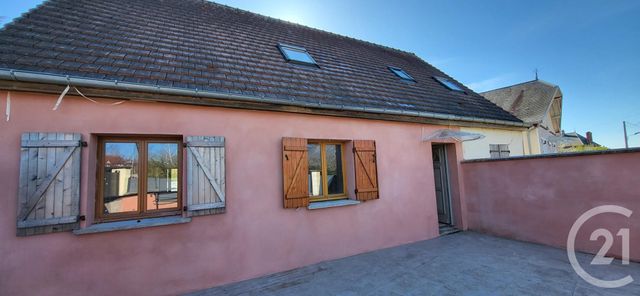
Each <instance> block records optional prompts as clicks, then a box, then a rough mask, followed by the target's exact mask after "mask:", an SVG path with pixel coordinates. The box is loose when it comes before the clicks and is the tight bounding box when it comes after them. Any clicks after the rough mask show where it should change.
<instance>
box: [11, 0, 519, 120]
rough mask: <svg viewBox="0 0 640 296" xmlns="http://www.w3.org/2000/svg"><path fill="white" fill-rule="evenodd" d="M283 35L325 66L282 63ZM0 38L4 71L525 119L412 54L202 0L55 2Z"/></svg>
mask: <svg viewBox="0 0 640 296" xmlns="http://www.w3.org/2000/svg"><path fill="white" fill-rule="evenodd" d="M416 38H420V36H416ZM279 43H285V44H292V45H296V46H301V47H304V48H306V49H307V50H308V52H309V53H310V54H311V55H312V56H313V58H314V59H315V60H316V61H317V62H318V65H319V67H310V66H304V65H297V64H293V63H288V62H285V61H284V60H283V57H282V56H281V54H280V52H279V51H278V49H277V45H278V44H279ZM0 44H2V46H0V68H4V69H12V70H24V71H34V72H44V73H52V74H61V75H69V76H71V77H80V78H90V79H100V80H110V81H114V80H117V81H120V82H130V83H139V84H147V85H153V86H161V87H173V88H185V89H196V88H197V89H199V90H201V91H212V92H219V93H228V94H239V95H246V96H253V97H260V98H279V99H286V100H290V101H292V102H310V103H319V104H330V105H337V106H340V105H342V106H357V107H367V108H380V109H388V110H396V111H397V110H401V111H415V112H430V113H438V114H447V115H456V116H465V117H476V118H483V119H491V120H503V121H510V122H520V120H519V119H517V118H516V117H514V116H512V115H511V114H509V113H508V112H505V111H504V110H502V109H501V108H499V107H498V106H496V105H495V104H493V103H491V102H489V101H487V100H486V99H484V98H483V97H482V96H480V95H478V94H476V93H474V92H473V91H472V90H470V89H468V88H466V87H464V86H463V89H464V90H465V92H456V91H451V90H449V89H447V88H446V87H444V86H442V85H441V84H439V83H438V82H436V81H435V80H434V79H433V76H443V77H447V78H450V77H449V76H447V75H446V74H444V73H442V72H441V71H439V70H438V69H436V68H435V67H433V66H431V65H429V64H428V63H426V62H424V61H423V60H421V59H420V58H419V57H417V56H416V55H414V54H412V53H407V52H404V51H400V50H396V49H392V48H388V47H384V46H379V45H375V44H372V43H368V42H364V41H360V40H356V39H353V38H348V37H344V36H340V35H336V34H332V33H328V32H325V31H321V30H317V29H313V28H309V27H305V26H302V25H297V24H293V23H289V22H285V21H281V20H277V19H273V18H269V17H265V16H261V15H258V14H254V13H250V12H247V11H243V10H239V9H235V8H230V7H228V6H224V5H220V4H215V3H211V2H207V1H202V0H180V1H178V0H110V1H97V0H50V1H46V2H45V3H44V4H42V5H40V6H39V7H37V8H36V9H34V10H32V11H30V12H29V13H27V14H25V15H23V16H22V17H21V18H19V19H17V20H16V21H14V22H12V23H10V24H8V25H7V26H6V27H5V28H4V29H3V30H2V31H0ZM387 66H395V67H399V68H402V69H404V70H405V71H406V72H407V73H409V74H410V75H411V76H412V77H414V78H415V80H416V81H417V82H416V83H412V82H406V81H402V80H401V79H399V78H398V77H396V76H395V75H394V74H393V73H391V72H390V71H389V70H388V68H387ZM450 79H451V78H450Z"/></svg>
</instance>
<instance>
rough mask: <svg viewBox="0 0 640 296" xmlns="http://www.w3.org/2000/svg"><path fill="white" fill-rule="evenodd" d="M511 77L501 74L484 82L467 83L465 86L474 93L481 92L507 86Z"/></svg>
mask: <svg viewBox="0 0 640 296" xmlns="http://www.w3.org/2000/svg"><path fill="white" fill-rule="evenodd" d="M511 77H512V75H511V74H503V75H498V76H495V77H491V78H488V79H485V80H481V81H476V82H471V83H467V84H465V85H466V86H467V87H468V88H470V89H473V90H474V91H475V92H483V91H488V90H492V89H496V88H500V87H503V86H507V85H509V81H510V80H511Z"/></svg>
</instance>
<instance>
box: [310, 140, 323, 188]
mask: <svg viewBox="0 0 640 296" xmlns="http://www.w3.org/2000/svg"><path fill="white" fill-rule="evenodd" d="M307 150H308V153H309V194H311V196H322V156H321V153H320V144H309V145H307Z"/></svg>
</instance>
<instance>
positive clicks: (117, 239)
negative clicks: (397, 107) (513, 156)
mask: <svg viewBox="0 0 640 296" xmlns="http://www.w3.org/2000/svg"><path fill="white" fill-rule="evenodd" d="M0 97H1V98H5V97H6V92H1V93H0ZM11 97H12V104H11V119H10V121H8V122H2V123H1V124H0V141H1V143H2V153H0V164H1V165H2V170H1V171H0V188H2V189H3V195H2V196H3V197H2V199H0V212H1V214H0V253H1V254H2V256H1V259H0V294H2V295H24V294H37V295H60V294H65V295H83V294H89V293H91V294H102V295H118V294H125V293H126V294H134V295H169V294H176V293H182V292H188V291H194V290H198V289H203V288H207V287H212V286H215V285H220V284H224V283H229V282H234V281H239V280H243V279H249V278H253V277H257V276H260V275H265V274H269V273H273V272H278V271H284V270H289V269H292V268H296V267H300V266H304V265H308V264H312V263H316V262H319V261H323V260H328V259H334V258H340V257H345V256H349V255H353V254H357V253H362V252H366V251H370V250H375V249H380V248H385V247H391V246H396V245H400V244H405V243H409V242H414V241H419V240H425V239H430V238H434V237H437V236H438V222H437V214H436V197H435V192H434V190H433V188H434V177H433V170H432V163H431V162H432V160H431V143H427V142H423V141H422V140H421V139H422V137H423V135H424V134H426V133H429V132H431V131H435V130H437V129H440V128H443V127H438V126H429V125H421V124H410V123H398V122H388V121H375V120H364V119H349V118H340V117H329V116H316V115H302V114H293V113H280V112H264V111H249V110H237V109H224V108H215V107H202V106H191V105H181V104H167V103H151V102H134V101H128V102H126V103H124V104H122V105H118V106H106V105H100V104H94V103H91V102H89V101H86V100H84V99H81V98H78V97H72V96H67V97H66V98H65V99H64V101H63V103H62V105H61V107H60V109H59V110H57V111H52V110H51V108H52V106H53V104H54V103H55V100H56V98H57V96H56V95H47V94H38V93H27V92H12V93H11ZM1 104H2V105H4V104H5V101H4V99H2V102H1ZM30 131H38V132H77V133H82V135H83V139H84V140H85V141H87V142H88V147H86V148H84V149H83V150H82V166H81V172H82V174H81V214H82V215H86V217H87V221H84V222H82V227H86V226H87V225H89V224H91V221H92V220H93V216H94V199H95V188H96V180H95V175H96V140H97V138H96V136H95V134H112V133H118V134H140V135H156V134H158V135H183V136H189V135H217V136H224V137H226V155H227V156H226V157H227V160H226V164H227V169H226V179H227V189H226V196H227V206H226V207H227V209H226V213H224V214H217V215H211V216H201V217H194V218H193V220H192V221H191V222H189V223H185V224H179V225H170V226H160V227H151V228H143V229H135V230H126V231H114V232H105V233H97V234H87V235H74V234H72V233H70V232H62V233H53V234H43V235H34V236H28V237H16V234H15V231H16V229H15V223H16V222H15V221H16V206H17V203H16V196H17V192H18V172H19V159H20V135H21V134H22V133H23V132H30ZM282 137H304V138H313V139H344V140H353V139H368V140H375V141H376V145H377V155H378V177H379V188H380V199H378V200H373V201H367V202H364V203H361V204H358V205H354V206H345V207H336V208H327V209H318V210H308V209H306V208H298V209H284V208H283V206H282V192H283V189H282V159H281V158H282V150H281V149H282V147H281V139H282ZM448 149H449V150H450V151H449V152H450V153H449V154H450V155H451V157H452V159H451V158H450V166H452V172H454V173H455V174H457V173H458V172H459V171H460V167H459V161H458V160H457V159H456V158H455V156H456V155H462V154H461V151H460V149H461V147H460V145H459V144H454V145H453V144H452V145H450V146H449V148H448ZM345 157H346V159H347V162H348V163H349V162H350V161H352V160H353V155H352V154H351V153H346V155H345ZM350 167H352V164H348V165H347V168H346V169H345V172H346V173H347V174H348V184H349V192H351V193H350V194H353V190H352V189H353V187H352V186H353V171H352V169H350ZM183 182H184V181H183ZM452 182H460V183H461V182H462V178H461V177H459V176H452ZM456 184H457V183H456ZM453 191H454V192H452V194H453V195H455V197H454V206H456V205H457V206H458V208H457V209H456V214H455V216H456V220H457V221H458V224H459V225H462V223H463V219H464V213H463V212H462V211H463V209H464V208H463V207H462V206H460V204H463V203H464V202H463V201H464V196H463V194H462V192H461V191H460V190H458V189H457V188H456V189H454V190H453Z"/></svg>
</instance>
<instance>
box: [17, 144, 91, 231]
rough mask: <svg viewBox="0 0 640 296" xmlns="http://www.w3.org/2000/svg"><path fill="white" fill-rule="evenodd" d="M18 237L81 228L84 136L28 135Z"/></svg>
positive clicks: (23, 155)
mask: <svg viewBox="0 0 640 296" xmlns="http://www.w3.org/2000/svg"><path fill="white" fill-rule="evenodd" d="M21 142H22V143H21V146H22V149H21V156H20V184H19V186H20V188H19V189H18V216H17V227H18V229H17V235H18V236H27V235H33V234H42V233H51V232H60V231H68V230H73V229H76V228H78V220H79V219H78V218H79V217H78V216H79V214H80V162H81V158H80V157H81V155H82V153H81V147H82V135H81V134H74V133H36V132H34V133H24V134H22V141H21Z"/></svg>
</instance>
